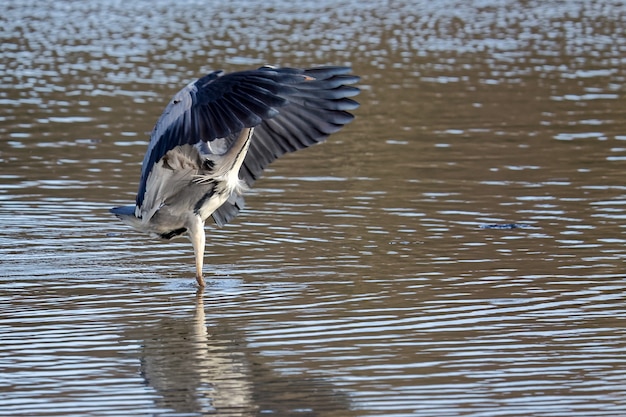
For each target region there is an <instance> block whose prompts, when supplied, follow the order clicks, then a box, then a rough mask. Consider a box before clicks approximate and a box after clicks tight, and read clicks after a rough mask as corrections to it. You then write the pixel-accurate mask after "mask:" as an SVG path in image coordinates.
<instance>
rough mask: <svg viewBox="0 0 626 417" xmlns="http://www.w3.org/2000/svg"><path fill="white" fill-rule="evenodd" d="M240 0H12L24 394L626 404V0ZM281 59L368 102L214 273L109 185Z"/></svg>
mask: <svg viewBox="0 0 626 417" xmlns="http://www.w3.org/2000/svg"><path fill="white" fill-rule="evenodd" d="M221 3H226V2H211V1H192V0H189V1H177V2H171V1H167V2H166V1H156V2H154V1H133V2H99V1H95V0H94V1H56V2H40V1H24V0H19V1H18V0H15V1H14V0H8V1H5V2H3V6H2V8H3V9H4V10H3V11H2V13H0V23H1V25H0V34H1V37H2V39H1V40H2V42H1V54H0V56H1V60H0V104H1V105H2V112H1V113H0V164H1V165H0V223H1V224H2V227H1V229H0V263H1V264H0V415H2V416H5V415H7V416H24V415H33V416H104V415H106V416H127V415H131V414H132V415H140V416H201V415H219V416H226V415H232V416H235V415H246V416H248V415H274V416H292V415H293V416H374V415H380V416H383V415H384V416H425V417H426V416H475V417H479V416H480V417H484V416H507V417H508V416H546V417H547V416H568V417H573V416H585V417H588V416H616V417H617V416H624V415H626V294H625V292H626V268H625V266H626V263H625V261H626V248H625V243H626V229H625V227H624V225H625V224H626V181H625V179H624V175H623V172H624V165H625V161H626V98H625V87H624V85H625V81H626V58H625V57H626V35H625V33H626V5H625V4H624V3H623V2H620V1H608V0H607V1H594V0H591V1H586V0H585V1H583V0H580V1H576V0H566V1H560V2H544V1H511V2H502V1H496V0H481V1H478V0H476V1H473V2H467V1H461V0H443V1H439V0H438V1H436V2H434V1H433V2H427V1H423V2H421V1H416V2H413V3H403V2H395V1H394V2H385V1H382V0H376V1H372V2H367V3H366V4H363V3H362V2H356V1H346V2H335V1H327V0H317V1H315V2H312V1H304V2H297V4H296V3H293V4H292V3H288V2H279V1H264V2H247V1H234V2H230V3H228V5H224V4H221ZM265 63H270V64H280V65H293V66H307V65H321V64H349V65H352V66H353V68H354V71H355V72H356V73H358V74H360V75H361V76H362V82H361V87H362V94H361V95H360V96H359V100H360V102H361V103H362V106H361V108H360V109H359V110H358V111H357V112H356V113H357V120H356V121H355V122H354V123H353V124H351V125H349V126H348V127H347V128H346V129H345V130H343V131H342V132H341V133H339V134H337V135H335V136H333V137H332V138H331V139H330V140H329V142H328V143H326V144H324V145H321V146H317V147H314V148H313V149H309V150H306V151H303V152H300V153H298V154H294V155H290V156H288V157H286V158H284V159H282V160H280V161H278V162H277V163H276V164H274V165H272V167H271V170H268V172H267V173H266V175H265V177H264V179H262V180H261V181H259V182H258V183H257V186H256V188H255V189H254V190H253V191H252V192H251V193H250V195H249V196H248V198H247V205H248V207H247V208H246V210H245V211H244V212H242V213H241V215H240V216H239V217H238V218H237V219H236V220H235V221H234V222H233V223H232V224H230V225H228V226H227V227H225V228H223V229H215V228H213V227H210V230H209V232H208V234H209V239H208V247H207V252H208V253H207V257H206V269H205V272H206V275H207V278H208V286H207V288H206V290H205V291H204V293H200V294H196V288H195V280H194V278H193V274H194V269H193V268H194V266H193V253H192V250H191V245H190V244H189V242H188V241H186V240H177V241H174V242H172V243H162V242H159V241H153V240H150V239H149V238H147V237H145V236H143V235H139V234H136V233H134V232H132V231H131V230H130V229H128V228H126V227H125V226H124V225H122V224H121V223H119V222H118V221H117V220H116V219H115V218H113V217H112V216H111V215H109V214H108V212H107V210H108V208H109V207H112V206H114V205H119V204H126V203H129V202H131V201H132V200H133V199H134V193H135V191H136V188H137V181H138V177H139V170H140V163H141V159H142V157H143V152H144V150H145V147H146V143H147V134H148V132H149V131H150V130H151V128H152V125H153V123H154V122H155V121H156V119H157V117H158V116H159V114H160V112H161V110H162V108H163V106H164V104H165V102H166V101H167V100H168V99H169V97H170V96H171V95H172V94H173V93H175V92H176V91H177V90H178V89H179V88H180V87H182V86H183V85H185V84H186V83H188V82H189V81H191V80H193V79H194V78H195V77H197V76H199V75H202V74H203V73H205V72H207V71H209V70H213V69H224V70H227V71H232V70H238V69H244V68H250V67H255V66H259V65H262V64H265ZM510 223H516V224H519V225H520V226H522V227H520V228H516V229H500V228H495V229H494V228H486V227H485V226H486V225H505V224H510Z"/></svg>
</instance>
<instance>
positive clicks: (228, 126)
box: [136, 67, 306, 207]
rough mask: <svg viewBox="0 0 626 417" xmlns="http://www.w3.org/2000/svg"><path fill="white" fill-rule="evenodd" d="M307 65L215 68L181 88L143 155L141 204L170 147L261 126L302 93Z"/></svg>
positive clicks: (158, 124)
mask: <svg viewBox="0 0 626 417" xmlns="http://www.w3.org/2000/svg"><path fill="white" fill-rule="evenodd" d="M305 79H306V77H305V76H304V75H303V70H295V69H293V70H292V69H272V68H267V67H264V68H260V69H258V70H251V71H241V72H235V73H232V74H227V75H222V72H221V71H215V72H212V73H210V74H208V75H206V76H204V77H202V78H200V79H198V80H197V81H195V82H194V83H191V84H189V85H187V86H186V87H185V88H183V89H182V90H180V91H179V92H178V93H177V94H176V95H175V96H174V97H173V99H172V100H171V101H170V103H169V104H168V105H167V106H166V108H165V111H164V112H163V114H162V115H161V117H160V118H159V120H158V121H157V123H156V125H155V127H154V129H153V131H152V134H151V136H150V143H149V145H148V151H147V152H146V156H145V157H144V160H143V165H142V169H141V180H140V183H139V191H138V193H137V202H136V204H137V207H141V205H142V203H143V199H144V195H145V192H146V183H147V181H148V176H149V175H150V172H151V170H152V167H153V166H154V164H156V163H157V162H158V161H159V160H160V159H161V158H162V157H163V156H164V155H165V154H166V153H167V152H168V151H170V150H172V149H174V148H175V147H177V146H180V145H184V144H191V145H193V144H196V143H198V142H200V141H204V142H208V141H212V140H214V139H218V138H224V137H227V136H232V137H236V135H233V133H236V132H238V131H240V130H241V129H243V128H249V127H255V126H258V125H259V124H260V123H261V122H262V121H263V120H266V119H269V118H271V117H274V116H276V115H277V114H278V110H277V108H279V107H281V106H284V105H286V104H287V103H288V99H287V97H289V96H290V95H292V94H294V93H295V92H298V91H299V90H297V88H294V87H293V85H296V84H298V83H302V82H303V81H304V80H305Z"/></svg>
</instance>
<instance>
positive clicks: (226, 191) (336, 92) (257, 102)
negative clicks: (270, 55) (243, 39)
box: [111, 67, 359, 286]
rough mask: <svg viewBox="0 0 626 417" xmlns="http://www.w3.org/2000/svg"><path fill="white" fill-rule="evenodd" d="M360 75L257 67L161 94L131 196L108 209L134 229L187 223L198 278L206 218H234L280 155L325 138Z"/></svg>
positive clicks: (172, 229) (343, 114) (344, 117)
mask: <svg viewBox="0 0 626 417" xmlns="http://www.w3.org/2000/svg"><path fill="white" fill-rule="evenodd" d="M358 80H359V78H358V77H357V76H354V75H351V74H350V68H347V67H318V68H310V69H296V68H273V67H262V68H259V69H257V70H250V71H240V72H235V73H231V74H226V75H224V74H223V73H222V72H221V71H215V72H212V73H209V74H208V75H206V76H204V77H202V78H200V79H198V80H196V81H194V82H192V83H190V84H189V85H187V86H186V87H184V88H183V89H182V90H180V91H179V92H178V93H177V94H176V95H174V97H173V98H172V100H170V102H169V103H168V104H167V106H166V108H165V110H164V112H163V114H162V115H161V117H160V118H159V119H158V121H157V123H156V125H155V127H154V129H153V131H152V134H151V137H150V143H149V145H148V149H147V152H146V155H145V157H144V159H143V165H142V169H141V179H140V182H139V190H138V192H137V198H136V202H135V206H124V207H116V208H113V209H112V210H111V212H112V213H114V214H115V215H116V216H117V217H119V218H120V219H121V220H122V221H124V222H125V223H127V224H129V225H131V226H132V227H134V228H135V229H137V230H140V231H142V232H148V233H151V234H153V235H157V236H159V237H161V238H165V239H170V238H172V237H174V236H177V235H180V234H183V233H188V234H189V237H190V239H191V241H192V244H193V246H194V252H195V256H196V279H197V281H198V284H199V285H201V286H204V281H203V279H202V266H203V261H202V258H203V256H204V244H205V234H204V222H205V221H206V219H207V218H209V217H211V216H212V217H213V220H214V221H215V223H216V224H217V225H218V226H223V225H224V224H226V223H228V222H229V221H231V220H232V219H233V218H234V217H235V216H236V215H237V214H238V213H239V211H240V210H241V209H242V207H243V196H242V194H243V192H244V191H245V189H247V188H248V187H251V186H252V185H253V184H254V182H255V181H256V180H257V179H258V178H259V177H260V176H261V173H262V172H263V170H264V168H265V167H266V166H267V165H268V164H269V163H271V162H272V161H273V160H275V159H276V158H278V157H280V156H281V155H283V154H285V153H288V152H294V151H296V150H299V149H303V148H306V147H308V146H311V145H313V144H316V143H319V142H322V141H324V140H325V139H326V138H327V137H328V136H329V135H330V134H332V133H334V132H336V131H338V130H339V129H340V128H341V127H342V126H344V125H345V124H347V123H349V122H350V121H352V120H353V118H354V116H353V115H352V114H351V113H349V111H350V110H353V109H356V108H357V107H358V103H357V102H356V101H354V100H352V99H351V98H350V97H353V96H355V95H357V94H358V93H359V89H358V88H356V87H354V86H351V85H350V84H354V83H356V82H357V81H358Z"/></svg>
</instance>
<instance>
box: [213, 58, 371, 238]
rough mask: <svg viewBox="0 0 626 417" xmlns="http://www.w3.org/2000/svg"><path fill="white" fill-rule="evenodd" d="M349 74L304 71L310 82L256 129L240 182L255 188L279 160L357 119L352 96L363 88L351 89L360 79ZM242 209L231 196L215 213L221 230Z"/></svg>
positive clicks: (338, 70) (338, 69) (339, 70)
mask: <svg viewBox="0 0 626 417" xmlns="http://www.w3.org/2000/svg"><path fill="white" fill-rule="evenodd" d="M350 70H351V69H350V68H348V67H319V68H311V69H307V70H304V72H302V74H303V75H304V76H306V81H304V82H300V83H297V84H296V85H294V86H292V87H293V88H292V89H290V94H289V95H288V96H285V99H286V101H287V102H286V103H285V105H284V106H283V107H281V108H280V109H279V111H278V114H277V115H275V116H273V117H271V118H266V119H264V120H263V121H262V123H261V124H260V125H259V126H257V127H256V128H255V130H254V136H253V140H252V141H251V142H250V149H249V150H248V154H247V155H246V158H245V159H244V163H243V166H242V167H241V170H240V177H241V179H243V180H244V181H245V182H246V183H247V184H248V186H252V184H253V183H254V182H255V181H256V180H257V179H258V178H259V177H260V176H261V173H262V172H263V169H265V167H266V166H267V165H269V164H270V163H271V162H272V161H274V160H275V159H276V158H278V157H280V156H281V155H283V154H285V153H288V152H294V151H297V150H299V149H303V148H306V147H308V146H311V145H313V144H316V143H319V142H323V141H324V140H325V139H326V138H327V137H328V136H329V135H330V134H332V133H334V132H336V131H338V130H339V129H340V128H341V127H342V126H343V125H345V124H347V123H349V122H351V121H352V120H353V119H354V116H353V115H352V114H350V113H349V112H348V111H349V110H354V109H356V108H357V107H358V106H359V104H358V103H357V102H356V101H354V100H352V99H350V98H349V97H353V96H355V95H357V94H358V93H359V89H358V88H356V87H352V86H350V85H349V84H353V83H356V82H357V81H358V80H359V77H357V76H354V75H350V74H349V72H350ZM278 71H280V70H278ZM242 207H243V198H242V197H241V196H233V198H232V199H231V200H229V201H227V202H226V203H224V204H223V205H222V206H221V207H220V208H218V209H217V210H216V211H215V212H214V213H213V219H214V220H215V222H216V223H217V224H218V225H220V226H221V225H223V224H226V223H228V222H229V221H230V220H231V219H233V218H234V217H235V216H236V215H237V214H238V213H239V210H240V209H241V208H242Z"/></svg>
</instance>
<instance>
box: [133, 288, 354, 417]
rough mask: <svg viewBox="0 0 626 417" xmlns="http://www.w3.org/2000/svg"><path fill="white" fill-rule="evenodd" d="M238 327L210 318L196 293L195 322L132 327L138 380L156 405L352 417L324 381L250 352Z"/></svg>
mask: <svg viewBox="0 0 626 417" xmlns="http://www.w3.org/2000/svg"><path fill="white" fill-rule="evenodd" d="M207 308H216V307H215V306H208V307H207ZM242 324H243V323H236V322H228V320H227V319H224V320H223V321H219V320H218V321H217V322H216V321H215V320H214V319H212V321H211V322H209V323H207V321H206V318H205V306H204V298H203V293H202V291H201V290H199V291H198V293H197V294H196V308H195V311H194V315H193V319H191V320H190V319H189V318H185V317H180V316H177V317H169V318H164V319H159V320H158V321H157V322H156V323H151V324H150V325H147V326H145V327H143V328H141V329H137V330H136V331H137V332H138V333H139V334H137V333H135V334H134V335H133V336H134V337H135V338H137V337H140V338H141V340H142V350H141V352H140V354H141V357H140V363H141V377H142V378H143V379H144V381H145V383H146V385H148V386H149V387H151V388H152V389H154V390H155V391H156V394H157V396H156V397H155V406H156V407H158V408H159V409H167V410H173V411H175V412H176V413H193V414H194V415H198V414H200V415H206V414H211V415H219V416H253V415H258V414H266V413H271V414H273V415H281V416H282V415H291V414H294V413H296V414H297V415H298V416H303V417H308V416H324V415H337V412H340V413H341V415H342V416H352V415H356V414H357V413H355V412H353V411H352V410H350V402H349V400H348V397H347V396H346V395H345V394H344V393H342V392H339V391H337V390H335V389H334V387H333V385H332V384H331V383H330V382H329V381H326V380H324V379H320V378H309V377H306V376H305V375H292V374H289V375H282V374H280V373H278V372H275V371H273V370H272V369H271V368H270V365H271V360H272V359H274V360H275V359H277V358H276V357H267V356H264V355H259V354H256V353H255V352H252V351H251V349H250V348H249V347H248V346H247V345H246V343H245V339H244V335H243V334H242V332H241V331H240V330H233V329H242V328H243V326H242Z"/></svg>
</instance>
